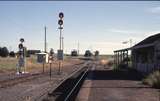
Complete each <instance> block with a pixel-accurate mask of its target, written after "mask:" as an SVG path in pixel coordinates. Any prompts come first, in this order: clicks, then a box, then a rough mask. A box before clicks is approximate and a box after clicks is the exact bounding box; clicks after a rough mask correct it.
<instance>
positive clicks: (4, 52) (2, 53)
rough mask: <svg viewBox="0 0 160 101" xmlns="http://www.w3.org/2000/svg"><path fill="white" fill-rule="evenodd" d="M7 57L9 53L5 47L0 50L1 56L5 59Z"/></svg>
mask: <svg viewBox="0 0 160 101" xmlns="http://www.w3.org/2000/svg"><path fill="white" fill-rule="evenodd" d="M8 55H9V51H8V49H7V47H3V48H2V49H1V56H2V57H7V56H8Z"/></svg>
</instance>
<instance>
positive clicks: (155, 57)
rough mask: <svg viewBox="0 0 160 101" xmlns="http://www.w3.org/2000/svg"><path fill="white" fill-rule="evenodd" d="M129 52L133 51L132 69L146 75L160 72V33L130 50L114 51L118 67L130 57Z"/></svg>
mask: <svg viewBox="0 0 160 101" xmlns="http://www.w3.org/2000/svg"><path fill="white" fill-rule="evenodd" d="M128 51H131V63H132V67H133V68H135V69H136V70H138V71H140V72H145V73H150V72H152V71H155V70H160V33H158V34H155V35H152V36H150V37H148V38H146V39H144V40H142V41H141V42H139V43H138V44H136V45H134V46H132V47H130V48H127V49H121V50H116V51H114V57H115V58H114V60H115V64H116V67H118V65H119V64H122V63H123V60H124V59H126V57H128ZM127 65H128V62H127Z"/></svg>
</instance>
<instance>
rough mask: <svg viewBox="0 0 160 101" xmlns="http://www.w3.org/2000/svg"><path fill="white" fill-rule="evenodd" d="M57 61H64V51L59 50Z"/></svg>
mask: <svg viewBox="0 0 160 101" xmlns="http://www.w3.org/2000/svg"><path fill="white" fill-rule="evenodd" d="M57 59H58V60H63V50H58V53H57Z"/></svg>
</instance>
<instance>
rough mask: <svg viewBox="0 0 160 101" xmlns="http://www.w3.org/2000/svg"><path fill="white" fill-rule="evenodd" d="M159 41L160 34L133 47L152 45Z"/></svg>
mask: <svg viewBox="0 0 160 101" xmlns="http://www.w3.org/2000/svg"><path fill="white" fill-rule="evenodd" d="M159 39H160V33H158V34H155V35H152V36H149V37H148V38H146V39H144V40H142V41H141V42H139V43H138V44H136V45H134V46H133V47H136V46H140V45H146V44H152V43H154V42H155V41H157V40H159Z"/></svg>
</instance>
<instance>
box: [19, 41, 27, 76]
mask: <svg viewBox="0 0 160 101" xmlns="http://www.w3.org/2000/svg"><path fill="white" fill-rule="evenodd" d="M20 42H21V43H20V44H19V45H18V48H19V52H18V65H17V74H20V73H27V72H26V66H25V62H26V60H25V56H26V47H24V45H23V43H24V39H23V38H21V39H20Z"/></svg>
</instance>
